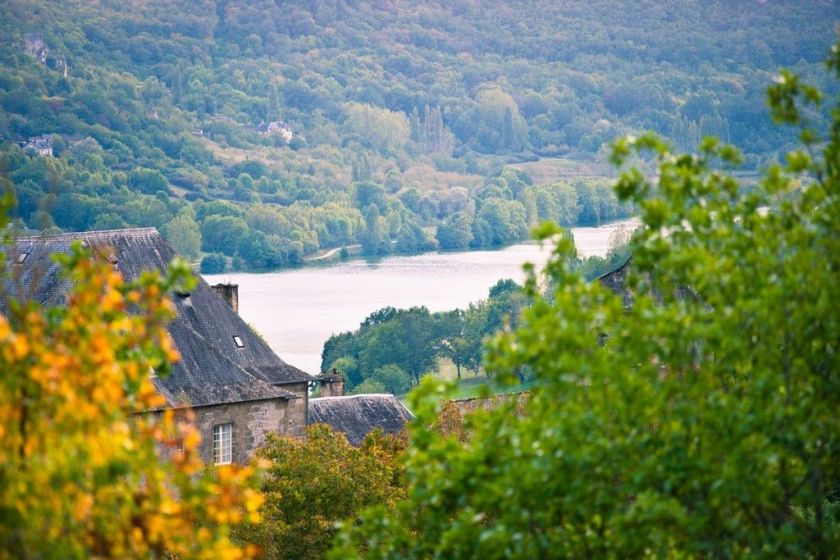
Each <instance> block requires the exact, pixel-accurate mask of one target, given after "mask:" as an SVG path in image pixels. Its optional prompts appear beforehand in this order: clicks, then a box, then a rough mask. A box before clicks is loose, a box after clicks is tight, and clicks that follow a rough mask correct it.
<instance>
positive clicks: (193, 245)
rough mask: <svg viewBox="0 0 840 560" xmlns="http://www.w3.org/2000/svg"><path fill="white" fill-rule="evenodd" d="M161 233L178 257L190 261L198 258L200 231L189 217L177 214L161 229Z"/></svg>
mask: <svg viewBox="0 0 840 560" xmlns="http://www.w3.org/2000/svg"><path fill="white" fill-rule="evenodd" d="M161 233H162V234H163V236H164V237H165V238H166V240H167V241H169V242H170V243H171V244H172V246H173V247H175V250H176V251H177V252H178V254H179V255H181V256H183V257H185V258H186V259H188V260H190V261H194V260H196V259H197V258H198V255H199V253H200V252H201V231H200V230H199V228H198V224H197V223H196V221H195V220H194V219H193V218H192V217H191V216H190V215H188V214H186V213H181V214H178V215H177V216H175V217H174V218H172V219H171V220H170V221H169V223H167V224H166V225H165V226H164V227H163V231H162V232H161Z"/></svg>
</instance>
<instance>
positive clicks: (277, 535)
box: [237, 424, 407, 559]
mask: <svg viewBox="0 0 840 560" xmlns="http://www.w3.org/2000/svg"><path fill="white" fill-rule="evenodd" d="M406 445H407V440H406V437H405V434H397V435H385V434H382V433H381V432H379V431H376V432H374V433H372V434H370V435H368V437H367V438H365V441H364V442H363V443H362V445H361V446H360V447H353V446H351V445H350V444H349V443H348V442H347V438H346V437H344V434H342V433H340V432H334V431H333V429H332V428H331V427H330V426H328V425H326V424H314V425H312V426H310V427H309V428H308V429H307V431H306V438H303V439H301V438H292V437H284V436H279V435H274V434H270V435H269V436H268V441H267V442H266V444H265V445H264V446H263V447H262V449H260V451H259V453H258V456H259V460H260V461H261V462H263V463H264V464H265V466H266V471H265V477H264V480H263V484H262V490H263V492H264V493H265V504H264V505H263V507H262V509H261V511H260V513H261V514H262V518H263V522H262V523H260V524H245V525H244V526H243V527H241V528H240V529H238V531H237V534H238V536H239V537H240V538H242V539H243V540H247V541H249V542H255V543H257V544H259V545H260V546H261V547H262V548H263V552H264V554H265V557H266V558H276V559H279V558H289V559H304V558H323V557H324V556H325V554H326V552H327V550H328V549H329V547H330V544H331V543H332V539H333V537H334V536H335V532H336V526H337V523H338V522H340V521H343V520H345V519H351V520H352V518H354V517H355V516H357V515H358V514H359V512H360V511H361V510H362V509H363V508H366V507H371V506H376V507H380V508H383V510H387V509H388V508H390V507H392V506H393V505H394V504H395V503H396V502H397V501H399V500H401V499H403V498H404V497H405V495H406V485H405V480H404V477H403V467H402V456H403V452H404V450H405V448H406ZM351 522H352V521H351Z"/></svg>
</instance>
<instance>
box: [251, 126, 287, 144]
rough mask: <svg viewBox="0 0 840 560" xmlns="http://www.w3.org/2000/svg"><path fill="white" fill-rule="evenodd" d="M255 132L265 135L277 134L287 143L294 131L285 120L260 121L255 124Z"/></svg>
mask: <svg viewBox="0 0 840 560" xmlns="http://www.w3.org/2000/svg"><path fill="white" fill-rule="evenodd" d="M257 132H259V133H260V134H263V135H265V136H271V135H274V134H276V135H278V136H280V137H281V138H283V141H284V142H286V143H287V144H288V143H289V142H291V141H292V138H293V137H294V133H293V132H292V129H291V127H290V126H289V125H288V124H287V123H286V122H285V121H271V122H261V123H260V124H258V125H257Z"/></svg>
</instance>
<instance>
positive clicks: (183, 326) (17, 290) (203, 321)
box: [0, 228, 312, 464]
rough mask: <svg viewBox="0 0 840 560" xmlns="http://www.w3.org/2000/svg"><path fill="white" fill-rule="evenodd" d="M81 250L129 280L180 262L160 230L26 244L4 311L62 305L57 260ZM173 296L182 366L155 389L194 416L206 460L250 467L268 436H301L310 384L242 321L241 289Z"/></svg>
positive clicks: (19, 247) (0, 304) (173, 330)
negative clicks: (76, 246)
mask: <svg viewBox="0 0 840 560" xmlns="http://www.w3.org/2000/svg"><path fill="white" fill-rule="evenodd" d="M76 240H79V241H81V242H82V243H83V244H84V245H86V246H87V247H89V248H90V249H91V250H92V251H93V253H94V255H98V258H104V259H107V261H108V262H110V263H111V264H112V265H113V266H114V267H115V268H116V269H118V270H119V271H120V272H121V273H122V274H123V276H124V277H125V278H126V279H127V280H132V279H134V278H136V277H137V276H138V275H139V274H140V273H141V272H143V271H146V270H158V271H164V270H165V269H166V267H167V265H168V263H169V262H170V261H171V260H172V258H173V257H174V256H175V254H176V253H175V250H174V249H173V248H172V246H171V245H169V243H167V242H166V241H165V240H164V239H163V237H162V236H161V235H160V234H159V233H158V232H157V230H155V229H154V228H140V229H124V230H111V231H97V232H87V233H68V234H61V235H51V236H41V237H26V238H18V239H16V240H15V241H14V243H13V245H12V247H11V248H10V249H7V250H6V252H7V255H8V256H7V262H8V263H9V266H8V269H9V274H7V275H6V278H5V279H4V280H3V283H4V290H3V294H2V296H0V311H5V310H6V309H7V306H8V301H9V298H14V299H17V300H34V301H36V302H38V303H40V304H44V305H62V304H64V303H65V295H66V293H67V290H68V288H69V285H68V284H67V281H66V280H65V279H64V278H62V276H61V275H60V270H59V267H58V265H57V264H56V263H55V262H54V261H53V260H52V259H50V257H49V256H50V255H51V254H53V253H68V252H69V251H70V246H71V244H72V243H73V242H74V241H76ZM169 295H170V297H171V298H172V301H173V303H174V304H175V307H176V309H177V316H176V318H175V319H174V320H173V321H172V322H171V324H170V325H169V334H170V335H171V336H172V340H173V342H174V343H175V346H176V348H177V349H178V352H179V354H180V356H181V359H180V361H178V362H177V363H175V364H174V365H173V367H172V372H171V374H170V375H169V376H168V377H166V378H159V377H157V376H154V377H153V381H154V384H155V386H156V388H157V389H158V391H159V392H160V393H161V394H162V395H163V396H164V398H165V399H166V408H171V409H182V408H192V409H193V411H194V412H195V421H196V424H197V426H198V429H199V431H200V433H201V436H202V443H201V446H200V454H201V457H202V459H203V460H204V461H205V462H206V463H216V464H224V463H231V462H234V463H244V462H245V461H246V460H247V458H248V457H249V456H250V455H251V453H252V452H253V451H254V450H255V449H256V448H257V447H259V446H260V445H261V444H262V443H263V441H264V440H265V437H266V434H267V433H268V432H277V433H280V434H286V435H294V436H299V435H302V434H303V430H304V427H305V426H306V424H307V411H308V401H309V397H308V388H309V384H310V382H311V381H312V377H310V376H309V375H308V374H306V373H304V372H303V371H301V370H299V369H297V368H295V367H293V366H291V365H289V364H287V363H285V362H284V361H283V360H281V359H280V358H279V357H278V356H277V355H276V354H275V353H274V352H273V351H272V350H271V348H269V347H268V345H267V344H266V343H265V342H264V341H263V340H262V339H261V338H260V337H259V336H257V335H256V334H255V333H254V332H253V331H252V330H251V328H250V327H249V326H248V325H247V324H246V323H245V322H244V321H243V320H242V318H240V317H239V315H238V313H237V310H236V307H237V305H236V304H237V295H238V294H237V290H236V286H232V285H220V286H216V287H211V286H210V285H209V284H208V283H207V282H205V281H204V280H203V279H201V278H200V277H198V278H197V285H196V287H195V288H194V289H193V291H192V292H191V293H188V294H169ZM156 412H159V411H149V413H152V414H154V413H156Z"/></svg>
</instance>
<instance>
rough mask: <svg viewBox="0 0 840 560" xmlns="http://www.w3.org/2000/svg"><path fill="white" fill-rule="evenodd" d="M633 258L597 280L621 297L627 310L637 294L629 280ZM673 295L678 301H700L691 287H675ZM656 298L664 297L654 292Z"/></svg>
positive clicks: (659, 299) (658, 299)
mask: <svg viewBox="0 0 840 560" xmlns="http://www.w3.org/2000/svg"><path fill="white" fill-rule="evenodd" d="M631 261H632V259H631V258H629V257H628V258H627V260H626V261H624V263H623V264H621V265H620V266H619V267H618V268H616V269H614V270H611V271H610V272H606V273H604V274H602V275H601V276H599V277H598V278H596V279H595V280H596V281H597V282H600V283H601V284H603V285H604V287H606V288H609V289H610V290H612V291H613V292H615V294H616V295H619V296H621V300H622V302H623V303H624V307H625V308H630V307H631V306H632V305H633V299H634V298H635V294H634V293H633V290H632V289H631V288H630V286H629V283H628V279H629V276H630V274H631V273H632V271H633V269H632V265H631ZM673 293H674V296H676V297H677V299H680V300H683V301H685V300H695V301H699V299H700V297H699V296H698V295H697V292H695V291H694V290H693V289H692V288H691V286H677V285H674V286H673ZM653 295H654V297H655V298H657V301H661V300H662V295H661V293H659V292H654V294H653Z"/></svg>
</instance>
